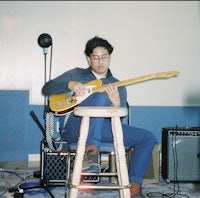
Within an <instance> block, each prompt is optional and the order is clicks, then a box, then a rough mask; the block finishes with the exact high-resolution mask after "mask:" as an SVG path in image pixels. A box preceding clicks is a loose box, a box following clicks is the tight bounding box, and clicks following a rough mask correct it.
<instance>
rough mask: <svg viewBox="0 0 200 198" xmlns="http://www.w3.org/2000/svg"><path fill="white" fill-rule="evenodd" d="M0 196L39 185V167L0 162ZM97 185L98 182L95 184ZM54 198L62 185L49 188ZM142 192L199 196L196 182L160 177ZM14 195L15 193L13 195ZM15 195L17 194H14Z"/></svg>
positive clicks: (99, 195)
mask: <svg viewBox="0 0 200 198" xmlns="http://www.w3.org/2000/svg"><path fill="white" fill-rule="evenodd" d="M0 168H1V171H0V197H2V198H4V197H6V198H12V197H14V193H13V192H9V189H11V188H13V187H19V185H20V184H22V188H24V187H32V186H41V181H40V178H36V177H34V176H33V173H35V172H36V171H38V170H39V169H37V168H33V167H27V164H24V163H20V162H19V163H18V162H16V163H14V165H13V164H11V163H3V164H2V163H0ZM107 182H109V180H108V178H105V177H103V178H101V180H100V184H101V183H107ZM96 185H98V184H96ZM49 190H50V192H51V193H52V195H53V197H55V198H64V197H65V187H64V186H60V187H57V186H53V187H52V188H50V189H49ZM143 194H144V196H145V197H177V198H179V197H190V198H197V197H200V184H197V183H187V182H182V183H181V182H179V183H174V182H170V183H167V182H165V181H163V179H162V178H160V180H159V183H156V184H153V183H148V184H147V183H145V184H143ZM15 196H16V195H15ZM16 197H17V196H16ZM19 197H20V196H19ZM24 197H25V198H29V197H35V198H43V197H52V196H50V194H49V193H48V192H47V191H46V190H44V189H42V188H36V189H31V190H27V191H24ZM78 197H79V198H108V197H115V198H118V197H119V192H118V191H115V190H109V191H108V190H107V191H102V190H101V191H100V190H95V191H92V190H91V191H87V192H84V191H79V196H78Z"/></svg>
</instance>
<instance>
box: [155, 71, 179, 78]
mask: <svg viewBox="0 0 200 198" xmlns="http://www.w3.org/2000/svg"><path fill="white" fill-rule="evenodd" d="M179 74H180V72H179V71H169V72H159V73H156V74H155V76H156V77H160V78H170V77H176V76H178V75H179Z"/></svg>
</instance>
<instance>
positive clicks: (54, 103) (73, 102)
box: [49, 80, 102, 115]
mask: <svg viewBox="0 0 200 198" xmlns="http://www.w3.org/2000/svg"><path fill="white" fill-rule="evenodd" d="M101 85H102V81H101V80H93V81H90V82H88V83H86V84H84V86H85V87H86V88H87V90H88V93H86V95H85V96H83V97H77V96H68V95H69V94H67V93H61V94H54V95H51V96H50V102H49V107H50V109H51V110H52V111H54V112H55V114H56V115H64V114H66V113H69V112H71V111H72V110H73V108H74V107H75V106H77V105H78V104H80V103H81V102H82V101H83V100H85V99H86V98H87V97H88V96H90V95H91V94H92V91H91V89H92V88H95V87H101Z"/></svg>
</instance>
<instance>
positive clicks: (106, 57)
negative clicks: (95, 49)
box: [90, 54, 110, 62]
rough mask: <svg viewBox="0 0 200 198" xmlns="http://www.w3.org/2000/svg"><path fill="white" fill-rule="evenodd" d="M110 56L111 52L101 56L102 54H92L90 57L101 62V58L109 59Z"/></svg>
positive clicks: (103, 59)
mask: <svg viewBox="0 0 200 198" xmlns="http://www.w3.org/2000/svg"><path fill="white" fill-rule="evenodd" d="M109 57H110V56H109V54H104V55H102V56H101V57H100V56H97V55H92V56H91V57H90V58H91V59H92V61H94V62H99V61H100V60H101V61H107V60H108V58H109Z"/></svg>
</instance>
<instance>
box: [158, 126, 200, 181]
mask: <svg viewBox="0 0 200 198" xmlns="http://www.w3.org/2000/svg"><path fill="white" fill-rule="evenodd" d="M162 177H163V178H164V179H166V180H167V181H168V182H170V181H191V182H195V181H200V127H191V128H186V127H185V128H180V127H179V128H178V127H175V128H170V127H168V128H162Z"/></svg>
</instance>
